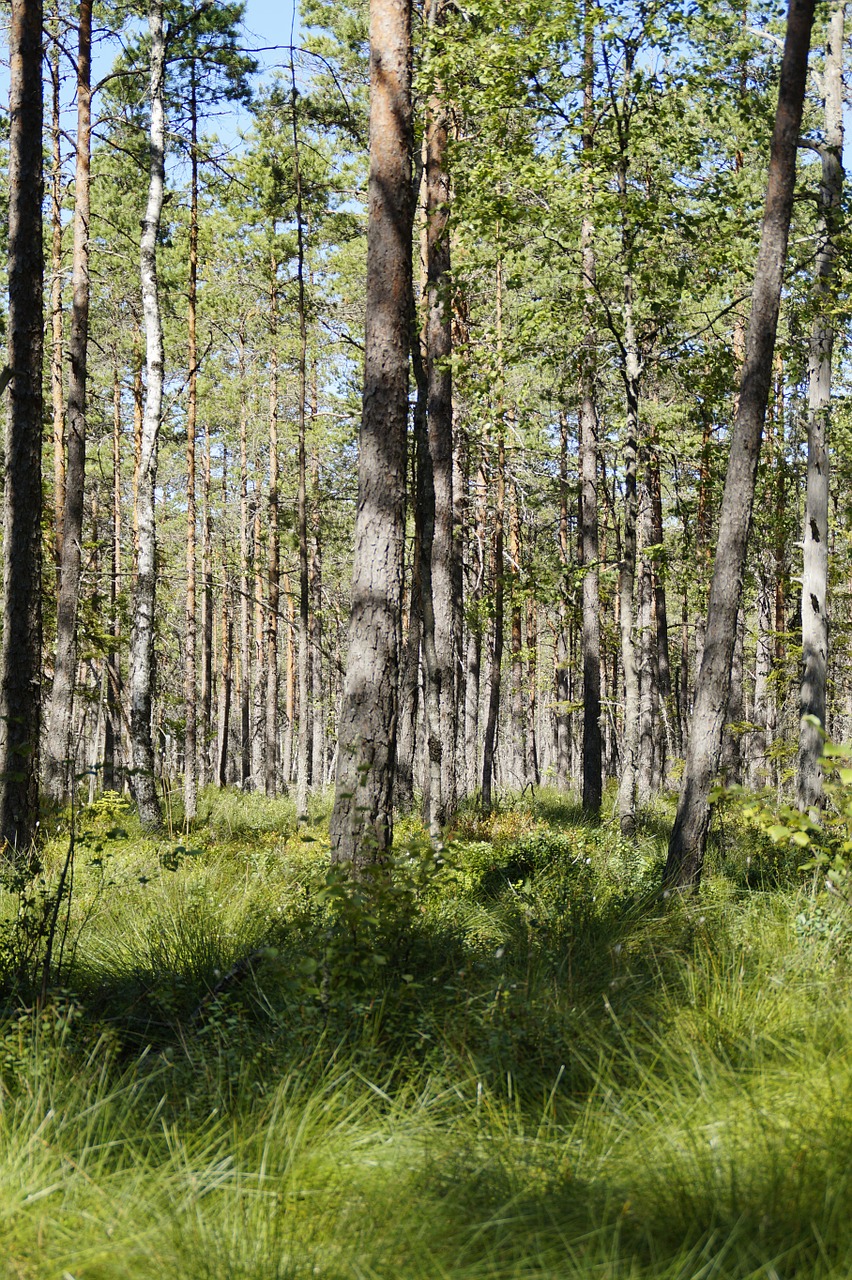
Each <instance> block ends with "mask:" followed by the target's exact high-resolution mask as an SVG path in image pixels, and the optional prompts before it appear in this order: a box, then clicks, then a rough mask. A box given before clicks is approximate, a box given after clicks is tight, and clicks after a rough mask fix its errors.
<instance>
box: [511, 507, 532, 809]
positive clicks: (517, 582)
mask: <svg viewBox="0 0 852 1280" xmlns="http://www.w3.org/2000/svg"><path fill="white" fill-rule="evenodd" d="M510 493H511V498H510V501H509V598H510V600H511V619H510V632H509V635H510V644H511V653H512V700H511V721H512V735H511V767H510V776H511V777H512V780H513V782H514V783H515V786H516V787H518V788H519V789H521V788H523V787H524V786H525V785H526V783H527V780H528V774H527V715H526V707H525V706H524V660H523V649H524V636H523V600H522V598H521V513H520V508H519V506H518V489H517V485H515V484H514V483H513V484H512V485H511V486H510Z"/></svg>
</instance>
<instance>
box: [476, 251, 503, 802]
mask: <svg viewBox="0 0 852 1280" xmlns="http://www.w3.org/2000/svg"><path fill="white" fill-rule="evenodd" d="M497 359H498V365H499V375H500V386H499V389H498V390H499V395H498V405H497V503H496V508H495V511H494V542H493V569H492V584H493V588H494V625H493V630H492V634H491V661H490V671H489V676H488V713H487V717H486V721H485V742H484V745H483V751H482V810H483V813H490V812H491V806H492V802H493V798H492V786H493V782H494V776H495V762H496V757H495V747H496V743H497V722H498V719H499V716H500V685H501V679H502V669H503V596H504V588H505V581H504V565H503V528H504V521H505V515H506V436H505V428H504V423H503V403H502V394H503V385H502V384H503V263H502V261H501V260H500V259H499V258H498V260H497Z"/></svg>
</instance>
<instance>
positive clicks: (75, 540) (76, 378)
mask: <svg viewBox="0 0 852 1280" xmlns="http://www.w3.org/2000/svg"><path fill="white" fill-rule="evenodd" d="M77 21H78V45H77V158H76V165H75V172H74V258H73V266H72V277H71V287H72V295H73V296H72V303H71V333H70V342H69V354H70V362H69V372H68V430H67V450H68V461H67V470H66V476H65V506H64V511H63V517H62V558H61V561H60V566H59V598H58V602H57V612H56V665H55V668H54V676H53V688H52V690H51V694H50V703H49V706H48V712H47V742H46V751H45V789H46V791H47V794H48V796H49V797H50V799H51V800H53V801H54V802H55V803H58V802H60V801H61V800H62V799H63V798H64V797H65V795H67V793H68V785H69V782H70V785H71V786H72V787H73V785H74V772H75V769H74V759H73V750H72V729H73V714H74V685H75V682H76V678H77V608H78V605H79V601H80V571H81V566H82V554H83V552H82V543H83V497H84V492H85V486H86V378H87V357H88V345H89V186H90V184H89V164H90V157H91V149H92V146H91V140H92V88H91V65H92V0H80V7H79V13H78V19H77Z"/></svg>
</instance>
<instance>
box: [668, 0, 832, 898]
mask: <svg viewBox="0 0 852 1280" xmlns="http://www.w3.org/2000/svg"><path fill="white" fill-rule="evenodd" d="M814 4H815V0H790V7H789V12H788V17H787V33H786V37H785V41H784V57H783V61H782V64H781V79H780V84H779V89H778V106H777V110H776V115H775V128H774V130H773V134H772V146H771V153H770V160H769V174H768V179H767V191H766V208H765V212H764V218H763V227H762V230H761V237H760V249H759V250H758V256H757V263H756V266H755V273H754V289H753V292H752V301H751V316H750V319H749V328H748V338H747V342H746V353H745V361H744V364H743V372H742V379H741V382H740V394H739V405H738V410H737V415H736V420H735V422H734V430H733V434H732V437H731V449H730V456H729V459H728V470H727V475H726V479H725V490H724V494H723V497H722V508H721V512H720V515H719V537H718V541H717V545H716V558H715V562H714V567H713V579H712V583H711V587H710V602H709V606H708V611H707V631H706V635H705V639H704V654H703V658H702V662H701V668H700V671H699V674H698V680H697V684H696V690H695V703H694V707H693V714H692V724H691V728H690V733H689V744H688V747H687V753H686V763H685V767H684V774H683V782H682V784H681V791H680V799H679V801H678V808H677V815H676V817H675V822H674V827H673V829H672V834H671V838H670V840H669V851H668V858H667V861H666V867H665V873H664V875H665V882H666V883H667V884H668V885H672V886H677V887H690V886H695V885H697V884H698V882H699V880H700V878H701V872H702V868H703V864H704V850H705V846H706V843H707V830H708V827H709V822H710V809H709V804H708V797H709V794H710V786H711V784H712V781H713V778H714V776H715V774H716V771H717V769H718V765H719V752H720V749H721V743H722V729H723V725H724V719H725V713H726V711H727V706H728V692H729V688H730V679H731V663H732V660H733V656H734V644H735V640H736V632H737V625H736V624H737V613H738V611H739V608H740V604H741V597H742V575H743V568H744V565H745V556H746V548H747V545H748V534H749V528H750V525H751V513H752V505H753V501H754V487H755V480H756V477H757V463H758V458H759V456H760V442H761V436H762V433H763V422H764V418H765V415H766V406H767V402H768V399H769V389H770V385H771V381H772V361H773V355H774V352H775V335H776V330H777V326H778V312H779V307H780V303H781V285H782V283H783V278H784V265H785V260H786V255H787V240H788V236H789V231H790V218H791V214H792V210H793V192H794V184H795V177H796V149H797V146H798V142H799V131H800V128H801V122H802V112H803V106H804V97H805V84H806V78H807V66H808V52H809V49H810V39H811V28H812V26H813V20H814Z"/></svg>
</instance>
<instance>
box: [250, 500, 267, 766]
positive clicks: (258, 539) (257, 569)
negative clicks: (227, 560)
mask: <svg viewBox="0 0 852 1280" xmlns="http://www.w3.org/2000/svg"><path fill="white" fill-rule="evenodd" d="M261 550H262V515H261V494H260V489H259V488H258V489H256V490H255V493H254V525H253V531H252V560H253V562H254V696H253V699H252V703H253V711H254V714H253V717H252V722H253V723H252V735H251V773H252V788H253V790H255V791H260V790H262V789H263V787H264V781H265V779H264V773H263V753H264V748H265V745H266V725H265V718H264V709H265V705H266V704H265V701H264V695H265V690H266V676H265V673H264V647H263V639H264V625H263V562H262V558H261Z"/></svg>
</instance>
